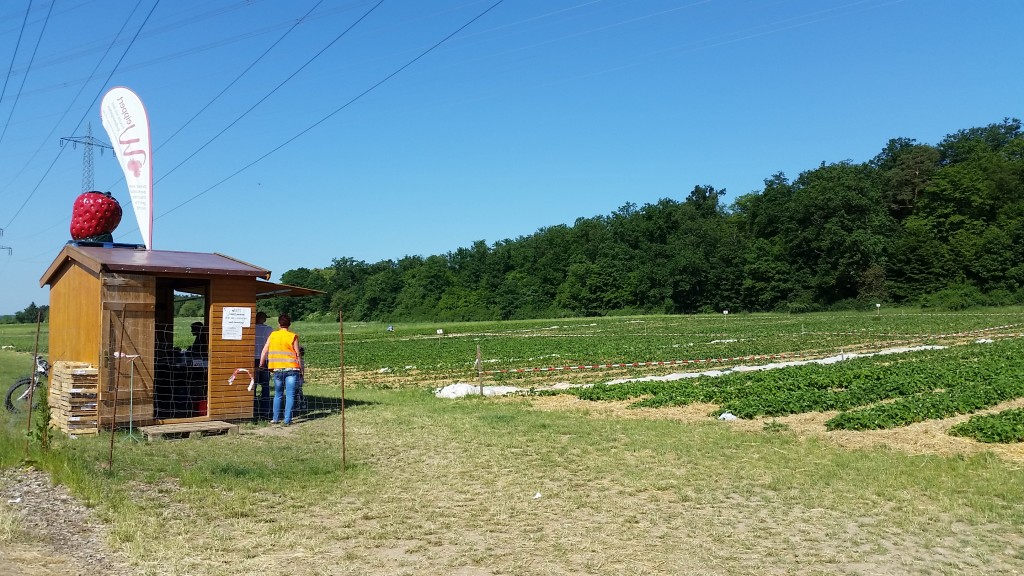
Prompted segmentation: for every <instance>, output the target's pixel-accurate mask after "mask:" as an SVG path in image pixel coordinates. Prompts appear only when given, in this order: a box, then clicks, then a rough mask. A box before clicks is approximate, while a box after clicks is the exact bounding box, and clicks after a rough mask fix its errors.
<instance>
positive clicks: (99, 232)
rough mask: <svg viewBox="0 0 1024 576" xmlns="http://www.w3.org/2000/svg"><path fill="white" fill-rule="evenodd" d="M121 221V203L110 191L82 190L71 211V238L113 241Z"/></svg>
mask: <svg viewBox="0 0 1024 576" xmlns="http://www.w3.org/2000/svg"><path fill="white" fill-rule="evenodd" d="M120 223H121V205H120V204H119V203H118V202H117V199H115V198H114V197H113V196H111V195H110V192H96V191H92V192H82V193H81V194H80V195H79V196H78V198H76V199H75V206H74V208H73V209H72V211H71V239H72V240H85V241H91V242H113V241H114V236H113V234H112V232H113V231H114V228H117V225H118V224H120Z"/></svg>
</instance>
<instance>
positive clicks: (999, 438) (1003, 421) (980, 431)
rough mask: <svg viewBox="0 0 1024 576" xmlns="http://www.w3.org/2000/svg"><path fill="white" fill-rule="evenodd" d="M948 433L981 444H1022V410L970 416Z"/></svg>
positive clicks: (1023, 419) (1023, 429) (1023, 430)
mask: <svg viewBox="0 0 1024 576" xmlns="http://www.w3.org/2000/svg"><path fill="white" fill-rule="evenodd" d="M949 433H950V434H951V435H953V436H963V437H966V438H974V439H975V440H978V441H981V442H990V443H994V442H1000V443H1005V444H1009V443H1013V442H1024V408H1015V409H1012V410H1003V411H1002V412H999V413H998V414H986V415H983V416H971V419H970V420H968V421H967V422H962V423H960V424H957V425H956V426H953V427H952V428H950V429H949Z"/></svg>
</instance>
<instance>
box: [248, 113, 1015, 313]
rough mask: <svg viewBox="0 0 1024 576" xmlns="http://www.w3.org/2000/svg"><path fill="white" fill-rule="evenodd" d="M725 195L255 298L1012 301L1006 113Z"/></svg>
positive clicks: (726, 305)
mask: <svg viewBox="0 0 1024 576" xmlns="http://www.w3.org/2000/svg"><path fill="white" fill-rule="evenodd" d="M724 194H725V190H716V189H715V188H714V187H713V186H709V185H702V186H696V187H695V188H694V189H693V190H692V191H691V192H690V193H689V194H688V195H687V196H686V198H685V199H684V200H682V201H679V200H674V199H670V198H665V199H662V200H659V201H658V202H657V203H656V204H645V205H644V206H637V205H636V204H633V203H626V204H625V205H623V206H622V207H621V208H619V209H618V210H616V211H614V212H612V214H610V215H608V216H596V217H592V218H579V219H577V220H576V222H575V223H574V224H573V225H572V226H566V225H557V226H551V227H547V228H542V229H540V230H538V231H537V232H536V233H534V234H531V235H529V236H522V237H519V238H516V239H514V240H501V241H498V242H495V243H494V244H493V245H488V244H487V243H486V242H484V241H482V240H481V241H477V242H475V243H473V245H472V246H469V247H465V248H459V249H458V250H456V251H454V252H449V253H447V254H444V255H434V256H427V257H422V256H406V257H405V258H401V259H399V260H397V261H396V260H384V261H381V262H376V263H372V264H371V263H367V262H362V261H356V260H353V259H351V258H336V259H334V260H333V262H332V263H331V265H330V266H328V267H325V268H317V269H309V268H299V269H295V270H289V271H288V272H286V273H284V274H283V275H282V276H281V281H282V282H284V283H287V284H294V285H298V286H305V287H309V288H316V289H319V290H323V291H324V292H326V294H325V295H323V296H316V297H307V298H291V299H288V298H281V299H277V300H272V301H268V302H266V303H265V304H264V305H263V306H261V307H264V306H265V307H266V308H267V309H269V310H272V311H274V312H288V313H289V314H291V315H292V316H293V317H295V318H306V319H327V318H337V314H338V311H339V310H343V311H344V314H345V318H346V319H347V320H365V321H368V320H376V321H385V322H392V321H416V320H493V319H523V318H541V317H549V318H550V317H564V316H594V315H609V314H629V313H688V312H711V311H715V312H718V311H722V310H730V311H790V312H804V311H815V310H827V309H833V310H836V309H854V308H874V306H875V304H879V303H893V304H901V305H919V306H932V307H940V308H954V309H959V308H964V307H969V306H977V305H1006V304H1020V303H1024V258H1022V256H1024V134H1022V132H1021V123H1020V121H1019V120H1017V119H1004V120H1003V121H1002V122H1001V123H997V124H991V125H989V126H986V127H983V128H971V129H966V130H961V131H959V132H956V133H955V134H950V135H948V136H946V137H945V138H944V139H943V140H942V141H941V142H939V143H938V144H937V145H929V144H920V143H918V142H916V141H915V140H912V139H907V138H897V139H893V140H890V141H889V142H888V144H886V146H885V147H884V148H883V149H882V151H881V152H880V153H879V154H878V155H877V156H875V157H874V158H872V159H871V160H869V161H867V162H864V163H854V162H851V161H844V162H839V163H835V164H825V163H822V164H821V165H820V166H818V167H816V168H813V169H810V170H807V171H806V172H803V173H801V174H800V175H799V176H798V177H797V178H796V179H795V180H790V179H789V178H787V177H786V176H785V175H784V174H782V173H778V174H775V175H772V176H771V177H770V178H768V179H766V180H765V181H764V189H763V190H760V191H755V192H752V193H750V194H746V195H744V196H740V197H738V198H737V199H736V201H735V202H734V203H733V204H732V205H731V206H725V205H723V202H722V198H723V196H724Z"/></svg>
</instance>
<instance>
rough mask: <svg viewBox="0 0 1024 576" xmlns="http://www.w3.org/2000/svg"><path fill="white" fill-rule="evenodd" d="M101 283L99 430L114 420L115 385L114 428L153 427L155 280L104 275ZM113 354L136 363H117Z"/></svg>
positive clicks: (146, 277)
mask: <svg viewBox="0 0 1024 576" xmlns="http://www.w3.org/2000/svg"><path fill="white" fill-rule="evenodd" d="M100 280H101V285H102V291H101V299H102V302H103V310H102V323H103V326H104V329H103V331H102V336H103V341H102V343H101V347H100V349H101V351H102V356H101V358H100V361H99V369H100V374H99V380H100V403H99V423H100V426H101V427H102V426H109V425H110V423H111V421H112V418H113V416H114V386H115V384H116V386H117V391H118V392H117V410H116V411H117V423H118V424H127V423H128V422H129V421H131V422H133V423H134V424H149V423H152V422H153V417H154V413H153V370H154V353H155V350H156V348H155V346H156V344H155V338H156V324H155V317H154V315H155V310H156V278H155V277H154V276H143V275H139V274H112V273H105V274H102V275H101V278H100ZM122 318H123V319H124V325H123V327H122V324H121V319H122ZM115 352H120V353H121V354H126V355H128V356H129V357H131V356H138V357H137V358H135V359H134V361H132V360H131V359H130V358H120V359H118V358H116V357H115V356H114V353H115Z"/></svg>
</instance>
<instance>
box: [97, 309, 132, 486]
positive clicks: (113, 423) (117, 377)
mask: <svg viewBox="0 0 1024 576" xmlns="http://www.w3.org/2000/svg"><path fill="white" fill-rule="evenodd" d="M124 310H125V309H124V308H123V307H122V308H121V335H120V336H119V337H118V339H117V350H118V351H119V352H120V350H121V345H122V344H124ZM115 358H116V360H115V361H114V370H115V372H114V410H113V414H112V415H111V417H110V455H109V456H108V457H107V471H109V472H113V471H114V431H115V430H116V429H117V388H118V384H120V381H121V354H118V355H116V356H115ZM97 400H98V399H97ZM100 408H102V403H101V405H100V406H97V407H96V412H97V414H96V419H97V420H99V411H100ZM97 425H99V423H98V422H97Z"/></svg>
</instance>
